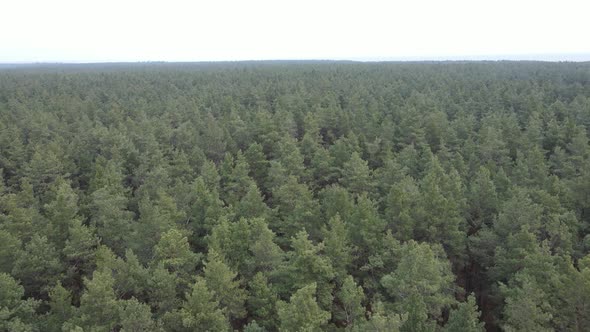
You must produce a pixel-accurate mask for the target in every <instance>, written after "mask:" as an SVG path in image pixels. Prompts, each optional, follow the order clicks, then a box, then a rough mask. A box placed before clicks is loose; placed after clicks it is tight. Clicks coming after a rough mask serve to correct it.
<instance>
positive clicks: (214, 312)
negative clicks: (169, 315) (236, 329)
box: [180, 278, 229, 332]
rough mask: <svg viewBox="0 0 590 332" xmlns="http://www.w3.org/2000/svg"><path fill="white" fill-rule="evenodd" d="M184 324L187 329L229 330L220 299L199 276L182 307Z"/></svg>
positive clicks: (181, 312) (181, 315)
mask: <svg viewBox="0 0 590 332" xmlns="http://www.w3.org/2000/svg"><path fill="white" fill-rule="evenodd" d="M180 317H181V320H182V326H183V327H185V328H186V329H187V331H203V332H204V331H228V330H229V324H228V322H227V320H226V318H225V315H224V312H223V310H222V309H220V308H219V301H217V300H215V295H214V293H213V292H212V291H210V290H209V289H208V288H207V283H206V282H205V280H204V279H202V278H197V281H196V282H195V284H194V285H193V287H192V289H191V291H190V293H189V294H188V295H187V296H186V301H185V302H184V304H183V305H182V308H181V309H180Z"/></svg>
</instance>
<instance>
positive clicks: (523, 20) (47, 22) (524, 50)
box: [0, 0, 590, 62]
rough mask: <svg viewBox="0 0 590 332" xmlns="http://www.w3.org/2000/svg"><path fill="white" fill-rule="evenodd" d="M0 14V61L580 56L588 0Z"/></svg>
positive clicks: (171, 5)
mask: <svg viewBox="0 0 590 332" xmlns="http://www.w3.org/2000/svg"><path fill="white" fill-rule="evenodd" d="M0 13H2V14H1V16H0V62H102V61H210V60H264V59H354V60H381V59H382V60H385V59H403V58H408V59H444V58H448V59H461V58H468V59H472V58H486V57H492V58H494V57H499V58H527V57H531V58H532V57H535V56H536V57H538V56H539V55H542V57H545V56H546V57H547V58H548V60H560V59H562V58H563V59H564V60H566V59H567V58H568V57H572V56H575V55H577V57H578V58H576V59H577V60H579V59H580V58H579V56H580V55H583V54H586V55H590V42H589V40H590V1H589V0H555V1H544V0H486V1H478V0H436V1H435V0H405V1H396V0H389V1H371V0H361V1H346V0H340V1H332V0H329V1H323V0H291V1H281V0H242V1H230V0H210V1H198V0H196V1H182V0H165V1H149V0H96V1H90V0H50V1H48V0H38V1H33V0H2V1H0ZM563 55H567V57H565V56H563ZM582 58H583V56H582ZM586 60H590V56H587V57H586Z"/></svg>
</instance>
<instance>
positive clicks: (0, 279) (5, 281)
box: [0, 273, 39, 332]
mask: <svg viewBox="0 0 590 332" xmlns="http://www.w3.org/2000/svg"><path fill="white" fill-rule="evenodd" d="M24 293H25V291H24V289H23V287H22V286H21V285H19V283H18V282H17V281H16V280H14V278H12V277H11V276H10V275H8V274H6V273H0V328H1V329H2V330H4V331H15V332H32V331H37V329H36V327H35V324H34V323H35V310H36V309H37V306H38V304H39V303H38V302H37V301H35V300H33V299H27V300H25V299H24Z"/></svg>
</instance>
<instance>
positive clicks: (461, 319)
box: [444, 294, 485, 332]
mask: <svg viewBox="0 0 590 332" xmlns="http://www.w3.org/2000/svg"><path fill="white" fill-rule="evenodd" d="M480 315H481V313H480V312H479V310H478V309H477V304H476V303H475V296H473V294H471V295H469V296H468V297H467V301H466V302H462V303H459V304H458V306H457V309H455V310H453V311H451V313H450V314H449V320H448V322H447V324H445V328H444V331H445V332H463V331H464V332H483V331H485V329H484V323H483V322H480V321H479V316H480Z"/></svg>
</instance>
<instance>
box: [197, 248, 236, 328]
mask: <svg viewBox="0 0 590 332" xmlns="http://www.w3.org/2000/svg"><path fill="white" fill-rule="evenodd" d="M203 272H204V279H205V281H206V282H207V288H208V289H210V290H211V292H212V294H213V298H214V299H215V300H216V301H217V302H219V305H220V306H221V307H222V308H224V309H225V310H226V315H227V318H228V319H229V320H234V319H240V318H243V317H244V316H245V315H246V311H245V309H244V302H245V301H246V297H247V295H246V292H245V291H244V289H242V288H241V287H240V280H237V273H235V272H233V271H232V270H231V269H230V268H229V267H228V266H227V265H226V264H225V263H224V261H223V258H222V257H221V256H220V255H219V254H218V253H216V252H214V251H210V252H209V253H208V255H207V262H206V263H205V268H204V269H203Z"/></svg>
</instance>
